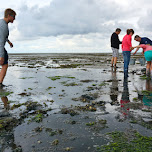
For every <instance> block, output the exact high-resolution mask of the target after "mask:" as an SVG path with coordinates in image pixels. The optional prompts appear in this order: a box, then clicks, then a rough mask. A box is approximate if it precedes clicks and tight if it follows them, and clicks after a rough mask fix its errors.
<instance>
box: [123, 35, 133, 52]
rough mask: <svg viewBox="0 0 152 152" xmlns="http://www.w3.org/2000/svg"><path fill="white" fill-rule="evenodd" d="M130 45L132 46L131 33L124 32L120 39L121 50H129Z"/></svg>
mask: <svg viewBox="0 0 152 152" xmlns="http://www.w3.org/2000/svg"><path fill="white" fill-rule="evenodd" d="M130 47H132V44H131V35H127V34H126V35H125V36H124V37H123V40H122V51H131V50H130Z"/></svg>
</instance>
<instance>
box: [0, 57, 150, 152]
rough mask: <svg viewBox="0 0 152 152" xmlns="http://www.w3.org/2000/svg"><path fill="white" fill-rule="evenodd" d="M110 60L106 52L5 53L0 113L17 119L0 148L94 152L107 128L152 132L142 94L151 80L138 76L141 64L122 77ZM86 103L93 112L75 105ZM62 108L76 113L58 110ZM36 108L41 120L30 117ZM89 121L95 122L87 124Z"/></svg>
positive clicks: (25, 151) (147, 103)
mask: <svg viewBox="0 0 152 152" xmlns="http://www.w3.org/2000/svg"><path fill="white" fill-rule="evenodd" d="M137 58H138V57H137ZM110 59H111V56H110V54H107V55H105V54H85V55H84V54H39V55H37V54H33V55H10V61H9V65H10V66H9V69H8V72H7V76H6V78H5V81H4V84H5V85H7V87H5V88H4V89H1V90H0V91H1V102H0V117H1V118H6V117H13V118H17V121H18V123H17V125H14V127H12V128H9V129H7V128H6V129H4V130H2V131H1V133H0V149H1V151H4V152H6V151H10V152H11V151H13V150H21V149H22V151H23V152H29V151H31V152H39V151H40V152H42V151H44V152H47V151H58V152H60V151H66V150H68V148H69V150H70V151H74V152H78V151H82V152H85V151H90V152H93V151H96V147H97V146H101V145H103V144H107V143H108V142H109V139H108V138H107V137H106V135H105V134H106V133H107V132H112V131H116V130H117V131H126V130H130V129H135V130H137V131H138V132H139V133H141V134H142V135H145V136H151V133H152V131H151V129H148V128H152V123H151V122H152V120H151V118H152V117H151V114H152V107H151V105H152V104H151V102H152V100H151V98H150V95H151V93H149V95H148V96H146V95H144V96H143V95H141V92H142V91H143V90H148V91H152V83H151V81H150V80H142V79H140V76H141V75H143V73H142V72H141V70H142V69H143V68H145V66H141V65H140V64H138V63H136V64H135V65H130V69H129V71H130V73H129V78H128V80H127V81H126V80H124V79H123V63H122V58H120V59H119V63H118V67H119V68H117V69H116V70H114V69H112V68H111V67H110ZM63 66H64V67H63ZM70 66H71V67H70ZM132 71H135V73H134V74H132V73H133V72H132ZM52 77H53V78H58V79H56V80H54V79H53V78H52ZM7 92H12V93H11V94H9V95H6V93H7ZM32 103H34V105H31V104H32ZM88 104H89V105H90V106H91V107H93V108H95V110H94V111H91V110H89V111H88V110H87V109H85V110H84V111H82V110H80V109H78V107H77V106H85V105H88ZM14 105H15V106H14ZM50 108H51V109H50ZM63 109H67V110H68V109H71V110H74V111H75V112H77V113H76V114H72V116H71V115H70V114H63V112H62V110H63ZM37 110H43V112H44V114H43V116H44V117H43V119H42V120H41V121H40V122H35V121H34V120H33V119H32V118H33V117H34V116H35V115H36V114H37V113H36V112H37ZM66 112H67V111H66ZM67 113H68V112H67ZM100 120H106V123H105V124H103V123H100ZM133 121H136V123H131V122H133ZM90 122H95V123H94V125H90V126H88V125H87V123H90ZM9 125H10V126H11V123H10V124H9ZM48 128H50V129H52V130H51V131H48ZM50 129H49V130H50ZM58 130H60V131H59V132H60V133H59V132H58ZM52 132H53V135H52ZM55 139H57V140H58V143H57V144H56V145H54V144H53V143H52V142H53V141H54V140H55ZM6 141H7V142H6ZM66 148H67V149H66Z"/></svg>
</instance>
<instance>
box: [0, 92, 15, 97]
mask: <svg viewBox="0 0 152 152" xmlns="http://www.w3.org/2000/svg"><path fill="white" fill-rule="evenodd" d="M12 93H13V92H0V96H3V97H6V96H8V95H10V94H12Z"/></svg>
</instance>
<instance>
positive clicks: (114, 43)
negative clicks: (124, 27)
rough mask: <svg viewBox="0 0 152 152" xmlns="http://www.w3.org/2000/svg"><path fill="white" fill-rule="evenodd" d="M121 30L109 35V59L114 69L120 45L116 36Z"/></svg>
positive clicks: (118, 29)
mask: <svg viewBox="0 0 152 152" xmlns="http://www.w3.org/2000/svg"><path fill="white" fill-rule="evenodd" d="M120 32H121V29H120V28H117V29H116V31H115V32H114V33H113V34H112V35H111V49H112V59H111V67H113V63H114V67H115V68H116V64H117V58H118V57H119V45H120V44H121V43H122V42H120V40H119V37H118V35H119V34H120Z"/></svg>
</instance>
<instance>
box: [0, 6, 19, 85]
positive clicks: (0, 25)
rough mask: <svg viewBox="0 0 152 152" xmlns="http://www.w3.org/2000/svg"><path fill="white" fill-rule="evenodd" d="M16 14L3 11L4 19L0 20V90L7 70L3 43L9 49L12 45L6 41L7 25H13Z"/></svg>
mask: <svg viewBox="0 0 152 152" xmlns="http://www.w3.org/2000/svg"><path fill="white" fill-rule="evenodd" d="M15 16H16V12H15V11H14V10H12V9H10V8H8V9H6V10H5V13H4V19H1V20H0V65H1V66H2V68H1V71H0V88H2V87H3V86H4V85H3V80H4V78H5V75H6V72H7V68H8V54H7V51H6V50H5V48H4V46H5V43H6V42H8V44H9V45H10V47H13V44H12V43H11V42H10V41H9V40H8V36H9V29H8V23H13V21H14V20H15Z"/></svg>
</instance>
